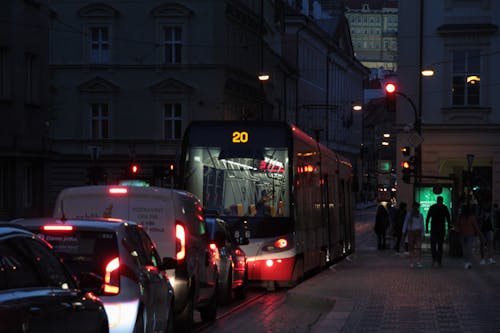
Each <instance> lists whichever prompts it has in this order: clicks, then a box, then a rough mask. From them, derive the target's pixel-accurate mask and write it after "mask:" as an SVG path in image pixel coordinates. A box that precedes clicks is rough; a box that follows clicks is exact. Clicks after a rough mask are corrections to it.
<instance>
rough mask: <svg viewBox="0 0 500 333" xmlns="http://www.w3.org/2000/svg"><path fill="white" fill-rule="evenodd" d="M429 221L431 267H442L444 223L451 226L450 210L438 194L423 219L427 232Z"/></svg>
mask: <svg viewBox="0 0 500 333" xmlns="http://www.w3.org/2000/svg"><path fill="white" fill-rule="evenodd" d="M429 222H430V224H431V229H430V234H431V253H432V267H436V266H438V267H442V259H443V243H444V236H445V235H446V224H447V223H448V228H449V227H450V226H451V220H450V211H449V210H448V207H446V205H445V204H444V203H443V197H442V196H438V197H437V199H436V203H435V204H433V205H432V206H431V207H430V208H429V211H428V213H427V217H426V219H425V230H426V232H427V233H429Z"/></svg>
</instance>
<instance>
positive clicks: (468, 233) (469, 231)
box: [457, 205, 481, 269]
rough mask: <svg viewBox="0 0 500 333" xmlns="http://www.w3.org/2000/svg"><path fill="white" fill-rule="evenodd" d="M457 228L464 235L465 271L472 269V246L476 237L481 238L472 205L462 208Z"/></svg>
mask: <svg viewBox="0 0 500 333" xmlns="http://www.w3.org/2000/svg"><path fill="white" fill-rule="evenodd" d="M457 228H458V230H459V231H460V233H461V235H462V251H463V255H464V267H465V269H471V268H472V246H473V244H474V240H475V239H476V237H481V230H480V229H479V225H478V223H477V219H476V216H475V215H474V212H473V210H472V207H471V206H470V205H464V206H462V209H461V212H460V215H459V217H458V223H457Z"/></svg>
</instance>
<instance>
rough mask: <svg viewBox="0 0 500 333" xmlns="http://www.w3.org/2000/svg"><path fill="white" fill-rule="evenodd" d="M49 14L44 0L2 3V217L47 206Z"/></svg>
mask: <svg viewBox="0 0 500 333" xmlns="http://www.w3.org/2000/svg"><path fill="white" fill-rule="evenodd" d="M49 17H50V11H49V10H48V8H47V6H46V4H45V2H44V1H27V0H25V1H19V0H5V1H1V2H0V113H1V114H2V121H0V220H8V219H10V218H13V217H25V216H30V215H33V214H40V212H41V211H43V207H45V206H46V204H47V202H46V201H45V196H44V195H41V193H43V191H44V189H45V188H46V186H47V183H46V175H47V173H48V165H47V155H48V149H49V146H48V144H49V142H48V133H47V122H48V119H49V112H50V109H49V99H48V96H49V84H48V80H47V79H48V77H49V67H48V53H49V52H48V50H49V43H48V41H49V33H48V31H49V23H50V20H49Z"/></svg>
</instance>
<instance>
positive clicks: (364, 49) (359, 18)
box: [344, 0, 399, 71]
mask: <svg viewBox="0 0 500 333" xmlns="http://www.w3.org/2000/svg"><path fill="white" fill-rule="evenodd" d="M344 2H345V6H346V17H347V19H348V21H349V25H350V29H351V36H352V44H353V47H354V50H355V52H356V57H357V58H358V59H359V60H360V61H361V63H362V64H363V65H365V66H366V67H368V68H372V69H378V68H383V69H386V70H392V71H396V70H397V58H398V41H397V33H398V2H399V1H397V0H345V1H344Z"/></svg>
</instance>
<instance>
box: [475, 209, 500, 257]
mask: <svg viewBox="0 0 500 333" xmlns="http://www.w3.org/2000/svg"><path fill="white" fill-rule="evenodd" d="M479 229H480V230H481V233H482V236H483V237H481V240H482V242H481V244H480V248H479V251H480V254H481V261H480V262H479V264H480V265H486V264H494V263H496V261H495V259H493V214H492V212H491V207H486V208H484V209H481V213H480V215H479Z"/></svg>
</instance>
